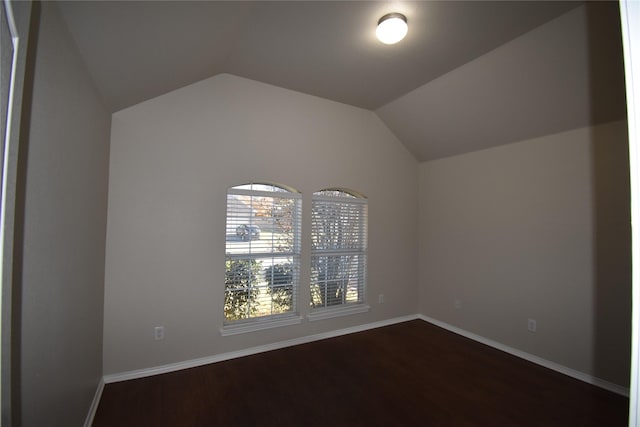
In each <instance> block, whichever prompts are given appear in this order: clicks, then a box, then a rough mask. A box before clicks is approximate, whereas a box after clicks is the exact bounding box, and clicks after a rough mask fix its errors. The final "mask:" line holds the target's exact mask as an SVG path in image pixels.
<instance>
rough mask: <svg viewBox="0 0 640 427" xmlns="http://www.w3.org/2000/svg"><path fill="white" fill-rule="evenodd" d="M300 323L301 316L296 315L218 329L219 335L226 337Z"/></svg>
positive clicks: (270, 317) (263, 319)
mask: <svg viewBox="0 0 640 427" xmlns="http://www.w3.org/2000/svg"><path fill="white" fill-rule="evenodd" d="M300 323H302V316H300V315H298V314H286V315H282V316H265V317H256V318H252V319H248V320H246V321H237V322H234V323H231V324H228V325H224V326H222V328H220V335H222V336H223V337H227V336H230V335H238V334H246V333H248V332H255V331H262V330H265V329H272V328H280V327H282V326H291V325H299V324H300Z"/></svg>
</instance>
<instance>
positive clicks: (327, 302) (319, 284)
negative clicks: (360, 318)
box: [311, 188, 368, 311]
mask: <svg viewBox="0 0 640 427" xmlns="http://www.w3.org/2000/svg"><path fill="white" fill-rule="evenodd" d="M366 258H367V199H366V198H364V196H362V195H361V194H360V193H358V192H355V191H351V190H346V189H342V188H327V189H323V190H320V191H317V192H315V193H313V198H312V206H311V308H312V309H314V310H315V311H322V310H323V309H327V308H335V307H339V306H353V305H356V304H364V290H365V279H366ZM367 308H368V307H367Z"/></svg>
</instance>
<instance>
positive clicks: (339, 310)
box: [307, 304, 371, 322]
mask: <svg viewBox="0 0 640 427" xmlns="http://www.w3.org/2000/svg"><path fill="white" fill-rule="evenodd" d="M369 309H371V306H369V305H367V304H349V305H341V306H339V307H331V308H320V309H317V310H314V311H312V312H311V313H309V314H308V315H307V318H308V319H309V321H310V322H315V321H316V320H325V319H333V318H334V317H341V316H350V315H352V314H358V313H366V312H367V311H369Z"/></svg>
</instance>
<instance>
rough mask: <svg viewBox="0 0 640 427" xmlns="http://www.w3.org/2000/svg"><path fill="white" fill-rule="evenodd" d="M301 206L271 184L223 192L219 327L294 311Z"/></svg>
mask: <svg viewBox="0 0 640 427" xmlns="http://www.w3.org/2000/svg"><path fill="white" fill-rule="evenodd" d="M301 201H302V199H301V195H300V193H299V192H297V191H295V190H294V189H292V188H288V187H285V186H280V185H276V184H271V183H249V184H242V185H237V186H234V187H229V188H228V189H227V221H226V238H225V242H226V244H225V253H226V275H225V303H224V319H225V325H229V324H232V323H237V321H240V320H249V319H253V318H261V320H262V319H263V318H265V317H273V316H277V317H278V318H280V317H282V315H285V314H287V313H288V314H293V313H295V312H296V310H297V308H296V295H297V288H298V277H299V270H300V222H301V219H300V218H301Z"/></svg>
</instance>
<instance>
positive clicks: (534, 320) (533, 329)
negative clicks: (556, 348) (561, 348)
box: [527, 319, 537, 332]
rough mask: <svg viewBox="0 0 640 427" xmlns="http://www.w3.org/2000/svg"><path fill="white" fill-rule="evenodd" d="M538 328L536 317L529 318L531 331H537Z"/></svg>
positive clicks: (529, 329) (528, 327)
mask: <svg viewBox="0 0 640 427" xmlns="http://www.w3.org/2000/svg"><path fill="white" fill-rule="evenodd" d="M536 329H537V325H536V319H529V320H527V330H528V331H529V332H535V331H536Z"/></svg>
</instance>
